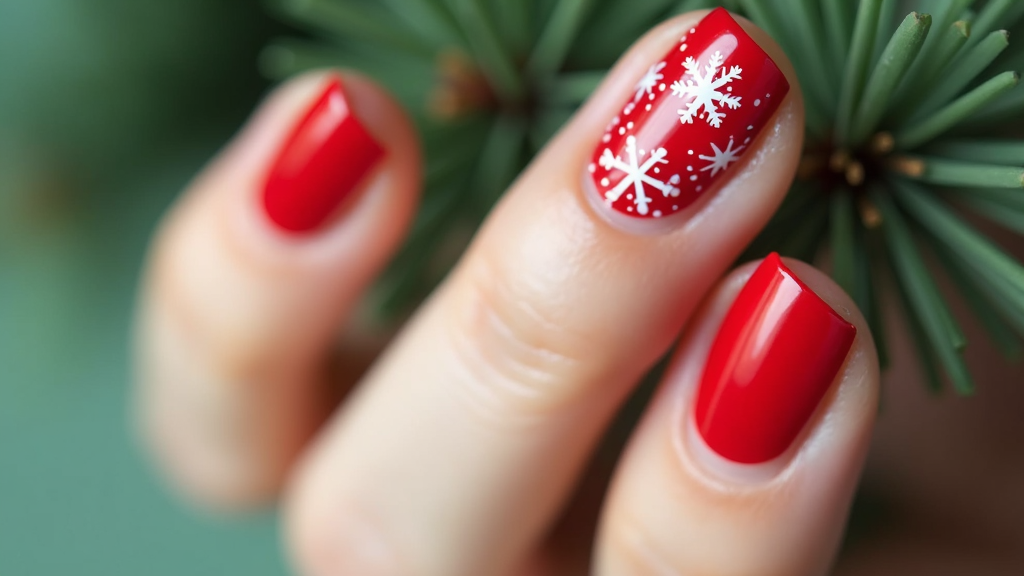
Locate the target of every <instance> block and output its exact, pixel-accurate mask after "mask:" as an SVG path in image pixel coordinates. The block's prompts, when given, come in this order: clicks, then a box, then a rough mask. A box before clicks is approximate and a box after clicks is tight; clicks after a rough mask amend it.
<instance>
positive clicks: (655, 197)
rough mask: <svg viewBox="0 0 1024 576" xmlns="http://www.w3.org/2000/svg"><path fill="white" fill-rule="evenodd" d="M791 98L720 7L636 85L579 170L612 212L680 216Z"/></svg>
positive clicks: (779, 77) (765, 60)
mask: <svg viewBox="0 0 1024 576" xmlns="http://www.w3.org/2000/svg"><path fill="white" fill-rule="evenodd" d="M788 92H789V82H788V81H787V80H786V77H785V76H784V75H783V74H782V72H781V71H780V70H779V68H778V66H776V65H775V62H773V61H772V59H771V58H769V57H768V55H767V54H766V53H765V52H764V50H762V49H761V47H760V46H758V45H757V43H756V42H754V40H753V39H751V38H750V36H748V35H747V33H746V32H744V31H743V29H742V28H741V27H740V25H739V24H738V23H737V22H736V21H735V20H733V18H732V16H730V15H729V12H728V11H726V10H724V9H722V8H718V9H715V10H713V11H712V12H711V13H710V14H708V15H707V16H706V17H705V18H704V19H703V20H701V22H700V23H699V24H698V25H697V26H695V27H693V28H691V29H690V30H689V32H688V33H687V34H685V35H684V36H683V37H682V38H681V39H680V41H679V43H678V44H677V45H676V46H675V47H673V48H672V50H670V51H669V53H668V54H666V55H665V58H664V59H663V60H661V61H660V62H657V63H655V64H653V65H652V66H651V67H650V69H648V70H647V73H646V74H644V76H643V77H642V78H641V79H640V81H639V82H637V84H636V88H635V93H634V94H633V97H632V98H631V99H630V100H629V101H628V102H627V103H626V105H625V106H624V107H623V109H622V111H621V113H620V114H619V115H618V116H616V117H614V118H612V120H611V122H610V123H609V124H608V127H607V128H606V130H605V134H604V136H603V137H602V139H601V142H600V143H599V144H598V146H597V148H596V149H595V150H594V154H593V157H592V159H591V163H590V164H589V165H588V166H587V171H588V172H589V174H590V178H591V180H592V183H593V187H594V190H596V192H597V194H599V195H600V197H601V200H603V201H604V203H605V205H607V206H608V207H609V208H611V209H612V210H614V211H616V212H619V213H622V214H625V215H627V216H631V217H635V218H661V217H663V216H664V217H667V216H671V215H672V214H674V213H676V212H679V211H680V210H683V209H684V208H686V207H687V206H689V205H690V204H692V203H693V202H695V201H696V200H697V198H699V197H700V196H701V194H703V193H704V192H707V191H708V190H709V189H710V188H711V187H712V186H713V185H714V183H715V182H716V181H717V180H718V179H719V178H720V177H721V176H722V174H724V173H725V172H726V171H727V170H728V168H729V167H730V166H731V165H732V164H733V163H734V162H736V161H737V160H738V159H739V158H740V157H741V156H742V155H743V153H744V152H746V150H747V149H749V148H750V144H751V142H752V141H753V140H754V138H756V137H757V134H758V133H759V132H760V131H761V129H762V128H764V125H765V124H766V123H767V122H768V120H769V119H770V118H771V116H772V114H773V113H774V112H775V110H776V109H777V108H778V107H779V104H780V103H781V102H782V100H783V98H785V96H786V94H787V93H788Z"/></svg>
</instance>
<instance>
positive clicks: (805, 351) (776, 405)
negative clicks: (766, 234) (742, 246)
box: [695, 254, 857, 464]
mask: <svg viewBox="0 0 1024 576" xmlns="http://www.w3.org/2000/svg"><path fill="white" fill-rule="evenodd" d="M856 334H857V329H856V328H855V327H854V326H853V324H850V323H849V322H847V321H846V320H844V319H843V317H842V316H840V315H839V314H837V313H836V312H835V311H834V310H832V308H831V307H830V306H829V305H828V304H826V303H825V301H824V300H822V299H821V298H819V297H818V295H817V294H815V293H814V292H813V291H811V289H810V288H808V287H807V286H806V285H805V284H804V283H803V282H801V281H800V279H799V278H797V277H796V275H794V274H793V272H792V271H790V270H789V269H788V268H786V266H785V265H784V264H783V263H782V260H781V259H780V258H779V255H778V254H771V255H770V256H768V257H767V258H765V259H764V262H762V263H761V265H760V266H758V267H757V270H756V271H755V272H754V274H753V275H752V276H751V277H750V280H748V281H747V285H746V286H744V287H743V289H742V290H740V293H739V295H738V296H737V297H736V301H735V302H734V303H733V305H732V308H730V309H729V312H728V313H727V314H726V316H725V320H724V321H723V322H722V327H721V328H720V329H719V331H718V336H716V337H715V341H714V343H713V344H712V346H711V352H710V354H709V356H708V363H707V366H706V367H705V368H704V376H703V379H702V381H701V385H700V391H699V392H698V394H697V406H696V414H695V416H696V423H697V429H698V430H699V431H700V434H701V436H703V437H704V441H705V442H706V443H707V444H708V446H710V447H711V448H712V449H713V450H714V451H715V452H717V453H718V454H719V455H721V456H723V457H725V458H728V459H729V460H732V461H734V462H740V463H744V464H755V463H760V462H767V461H769V460H772V459H773V458H776V457H778V456H780V455H781V454H782V453H783V452H785V451H786V449H787V448H789V446H790V444H792V443H793V440H794V439H796V437H797V435H798V434H799V433H800V431H801V430H802V429H803V428H804V426H805V425H806V424H807V421H808V420H809V419H810V417H811V414H813V413H814V410H815V408H817V406H818V404H819V403H820V402H821V399H822V397H824V396H825V392H827V391H828V389H829V387H830V386H831V384H832V381H833V380H834V379H835V377H836V374H837V373H838V372H839V369H840V368H841V367H842V365H843V363H844V362H845V361H846V355H847V353H848V352H849V351H850V347H851V346H852V345H853V338H854V336H855V335H856Z"/></svg>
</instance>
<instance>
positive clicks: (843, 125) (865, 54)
mask: <svg viewBox="0 0 1024 576" xmlns="http://www.w3.org/2000/svg"><path fill="white" fill-rule="evenodd" d="M881 7H882V0H861V2H860V7H859V8H858V9H857V19H856V23H855V24H854V27H853V42H852V44H851V45H850V53H849V58H848V59H847V60H846V71H845V73H844V74H843V84H842V88H841V89H840V91H839V109H838V111H837V112H836V144H837V145H838V146H839V147H840V148H846V147H848V146H849V145H850V132H851V126H850V124H851V122H853V115H854V112H855V111H856V109H857V106H858V105H859V104H860V98H861V91H862V90H863V89H864V82H865V79H866V78H867V75H868V67H869V66H870V65H871V55H872V50H873V49H874V44H875V32H876V31H877V28H878V17H879V11H880V10H881Z"/></svg>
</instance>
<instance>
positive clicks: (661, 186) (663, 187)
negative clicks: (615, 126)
mask: <svg viewBox="0 0 1024 576" xmlns="http://www.w3.org/2000/svg"><path fill="white" fill-rule="evenodd" d="M626 155H627V156H629V163H626V162H624V161H623V160H622V159H621V158H620V157H618V156H615V155H613V154H612V151H611V150H609V149H607V148H605V149H604V152H603V153H602V154H601V160H600V164H601V167H602V168H604V169H606V170H612V169H615V170H619V171H620V172H623V173H624V174H625V177H623V178H622V180H620V181H619V183H618V184H616V185H615V188H612V189H611V190H608V191H607V192H605V194H604V197H605V198H606V199H607V200H608V201H609V202H615V201H616V200H618V199H619V197H620V196H622V193H623V192H625V191H626V190H627V189H628V188H629V187H630V186H632V187H633V190H634V194H633V203H634V204H636V211H637V213H638V214H647V205H648V204H650V203H651V199H650V198H648V197H647V194H645V193H644V184H647V185H648V186H651V187H652V188H655V189H657V190H660V191H661V193H662V194H664V195H665V197H666V198H667V197H668V196H672V197H676V196H679V188H677V187H676V186H675V185H676V184H678V183H679V175H678V174H677V175H675V176H672V177H671V178H669V180H668V182H662V181H661V180H658V179H656V178H654V177H652V176H650V175H649V174H647V173H648V172H649V171H650V170H651V169H652V168H654V165H655V164H668V160H666V159H665V156H667V155H668V151H667V150H665V149H664V148H658V149H655V150H651V155H650V156H648V157H647V160H645V161H644V163H643V164H639V165H638V161H639V155H638V154H637V150H636V137H635V136H629V137H627V138H626Z"/></svg>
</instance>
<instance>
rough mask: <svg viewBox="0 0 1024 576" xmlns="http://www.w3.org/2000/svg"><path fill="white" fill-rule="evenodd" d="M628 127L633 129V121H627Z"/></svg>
mask: <svg viewBox="0 0 1024 576" xmlns="http://www.w3.org/2000/svg"><path fill="white" fill-rule="evenodd" d="M626 128H627V129H629V130H632V129H633V123H632V122H629V123H627V124H626Z"/></svg>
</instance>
